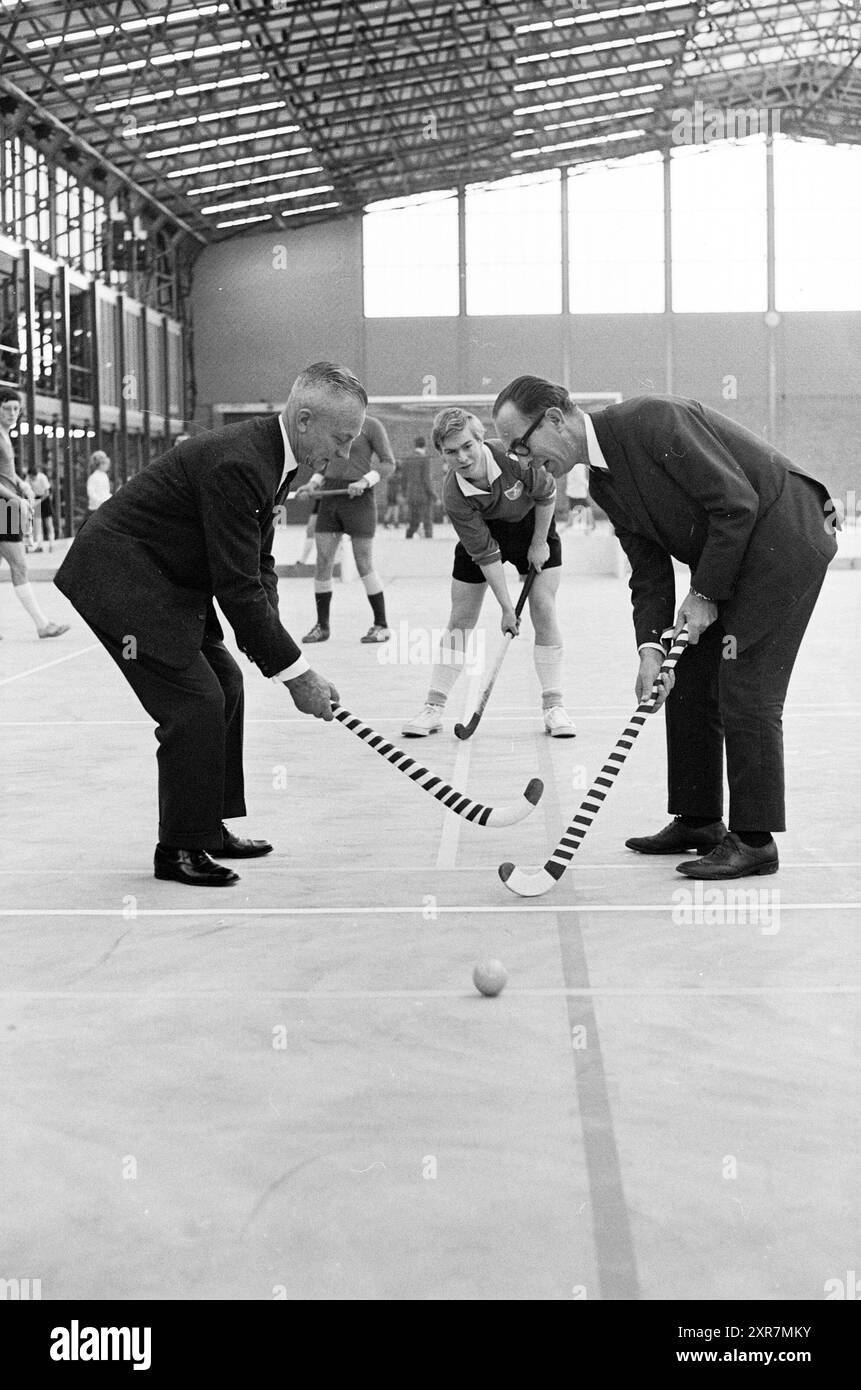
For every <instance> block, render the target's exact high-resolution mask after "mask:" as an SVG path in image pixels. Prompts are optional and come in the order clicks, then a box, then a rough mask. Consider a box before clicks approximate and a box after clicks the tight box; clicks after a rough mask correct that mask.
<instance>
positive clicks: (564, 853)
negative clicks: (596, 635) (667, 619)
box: [499, 628, 688, 898]
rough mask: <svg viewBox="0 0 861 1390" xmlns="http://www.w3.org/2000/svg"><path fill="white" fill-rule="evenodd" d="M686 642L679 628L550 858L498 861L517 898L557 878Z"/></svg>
mask: <svg viewBox="0 0 861 1390" xmlns="http://www.w3.org/2000/svg"><path fill="white" fill-rule="evenodd" d="M665 636H666V634H665ZM687 645H688V630H687V628H682V630H681V632H680V633H679V635H678V637H675V638H673V639H672V642H671V645H670V649H669V651H668V652H667V655H666V656H665V658H664V660H663V662H662V663H661V669H660V671H659V672H658V675H657V677H656V679H655V682H654V684H653V686H652V689H651V690H650V692H649V694H648V696H647V697H646V699H645V700H643V701H642V702H641V703H640V704H639V705H638V706H637V708H636V710H635V711H634V713H633V714H632V715H631V718H630V719H629V720H628V723H627V724H626V726H625V729H624V730H623V732H622V735H621V737H620V738H619V739H617V741H616V745H615V747H614V749H613V751H612V753H611V754H610V756H609V757H608V759H607V761H606V762H605V764H604V766H603V767H602V768H601V771H600V773H599V774H598V776H597V777H596V778H595V781H594V782H593V783H592V786H591V787H590V788H589V790H588V792H587V793H586V795H585V797H584V798H583V801H582V803H581V805H580V808H579V810H578V811H577V813H576V815H574V816H572V818H571V820H570V821H569V822H568V825H567V826H566V828H565V831H564V833H563V835H562V838H561V839H560V841H559V843H558V845H557V846H556V848H555V850H554V851H553V853H552V854H551V856H550V858H549V859H548V860H547V861H546V862H545V863H544V864H543V865H542V867H541V868H540V869H521V868H519V867H518V866H517V865H516V864H512V863H509V862H506V863H505V864H500V866H499V877H500V878H501V879H502V882H503V883H504V884H505V886H506V888H508V889H509V891H510V892H512V893H516V894H517V896H518V897H519V898H540V897H542V896H543V895H544V894H545V893H548V892H549V891H550V889H551V888H552V887H553V886H554V884H556V883H558V882H559V879H560V878H561V877H562V875H563V874H564V873H565V870H566V869H567V868H568V866H569V864H570V863H571V860H572V859H573V858H574V854H575V851H576V850H578V849H579V848H580V846H581V844H582V843H583V840H584V838H585V836H586V832H587V830H588V829H589V827H590V826H591V824H592V822H593V820H594V819H595V817H596V816H597V814H598V812H599V811H600V809H601V807H602V806H603V804H604V801H605V800H606V797H607V793H608V791H609V790H610V788H611V787H612V786H613V785H614V783H615V779H616V777H617V776H618V775H619V770H620V769H621V767H622V765H623V764H624V762H625V759H626V758H627V756H628V754H629V753H630V751H631V748H632V746H633V744H634V740H635V739H636V738H637V736H638V734H639V733H640V730H641V729H642V727H643V725H644V724H645V722H646V720H647V718H648V717H649V715H650V714H651V713H652V711H653V710H654V708H655V701H656V700H657V698H658V696H659V694H660V693H661V688H662V684H661V676H662V675H663V674H664V672H666V671H672V669H673V667H674V666H675V665H676V662H677V661H678V660H679V657H680V656H681V655H682V653H683V652H684V650H685V648H686V647H687Z"/></svg>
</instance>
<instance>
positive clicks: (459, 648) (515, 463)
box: [403, 406, 576, 738]
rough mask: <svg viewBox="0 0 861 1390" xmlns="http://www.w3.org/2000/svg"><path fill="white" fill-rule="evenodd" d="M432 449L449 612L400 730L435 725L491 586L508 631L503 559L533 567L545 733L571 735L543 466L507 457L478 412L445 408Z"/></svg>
mask: <svg viewBox="0 0 861 1390" xmlns="http://www.w3.org/2000/svg"><path fill="white" fill-rule="evenodd" d="M433 442H434V447H435V448H436V449H437V451H438V452H439V453H440V454H441V455H442V458H443V460H444V462H445V465H446V468H447V470H448V471H447V473H446V476H445V481H444V483H443V506H444V508H445V511H446V513H447V515H448V517H449V520H450V521H451V523H452V525H453V526H454V529H455V530H456V531H457V534H458V537H459V540H458V543H457V545H456V546H455V552H454V567H453V569H452V581H451V616H450V618H449V621H448V627H447V628H446V630H445V632H444V633H443V637H442V641H441V643H440V652H439V660H438V661H437V662H436V664H435V665H434V667H433V670H432V672H431V681H430V688H429V690H428V695H427V701H426V703H425V705H424V706H423V708H422V709H421V711H420V712H419V714H418V715H417V716H416V718H415V719H412V720H410V721H409V723H407V724H405V725H404V727H403V733H404V735H405V736H406V737H407V738H426V737H427V735H428V734H435V733H437V732H438V731H439V730H440V729H441V728H442V712H443V709H444V708H445V703H446V700H447V698H448V696H449V695H450V694H451V692H452V690H453V689H454V684H455V682H456V680H457V678H458V676H459V675H460V672H461V670H462V668H463V664H464V655H465V650H466V641H467V634H468V633H469V632H471V631H472V629H473V628H474V627H475V625H476V623H477V622H478V618H479V614H480V613H481V606H482V603H483V601H484V595H485V593H486V592H487V589H488V588H490V589H491V591H492V593H493V595H494V597H495V598H496V600H497V602H498V603H499V606H500V608H501V609H502V631H503V632H504V633H506V632H510V633H512V634H516V632H517V630H518V626H519V619H518V618H517V617H516V616H515V612H514V604H513V603H512V601H511V595H510V594H509V592H508V584H507V582H506V579H505V572H504V569H503V565H504V563H505V562H506V561H510V562H511V563H512V564H514V565H516V566H517V571H518V573H519V574H520V575H521V577H525V576H526V574H527V573H528V571H529V569H530V566H531V567H532V568H533V569H535V570H537V571H538V574H537V576H536V578H535V581H534V583H533V585H532V589H531V590H530V593H529V616H530V618H531V619H532V626H533V629H534V631H535V646H534V648H533V660H534V662H535V673H536V675H537V677H538V683H539V685H540V687H541V704H542V712H543V718H544V728H545V731H546V732H547V733H548V734H549V735H550V737H551V738H574V737H575V733H576V731H575V728H574V725H573V723H572V721H571V717H570V715H569V714H568V711H567V710H566V709H565V707H564V705H563V703H562V656H563V652H562V634H561V632H560V630H559V624H558V622H557V619H556V593H557V590H558V588H559V575H560V569H559V566H560V565H561V563H562V546H561V543H560V540H559V537H558V535H557V534H556V526H555V523H554V520H553V515H554V512H555V509H556V483H555V482H554V480H553V478H551V476H550V474H549V473H547V471H546V470H545V469H544V468H540V467H536V466H535V465H534V464H533V463H532V462H531V461H530V460H529V459H526V460H525V461H524V460H523V459H521V458H519V457H516V456H514V455H512V456H511V457H509V456H507V455H506V453H505V451H504V449H503V448H502V447H501V445H500V444H499V441H498V440H491V441H490V442H489V443H486V442H485V438H484V426H483V425H482V423H481V421H480V420H479V419H478V418H477V416H475V415H473V414H471V413H470V412H469V411H465V410H460V409H459V408H458V407H456V406H453V407H450V408H448V409H446V410H441V411H440V412H439V414H438V415H437V416H436V417H435V419H434V422H433Z"/></svg>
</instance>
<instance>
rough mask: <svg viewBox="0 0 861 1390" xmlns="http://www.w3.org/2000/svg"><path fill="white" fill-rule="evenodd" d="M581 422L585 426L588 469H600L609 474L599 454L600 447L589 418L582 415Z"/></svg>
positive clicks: (604, 461)
mask: <svg viewBox="0 0 861 1390" xmlns="http://www.w3.org/2000/svg"><path fill="white" fill-rule="evenodd" d="M583 421H584V424H585V426H586V448H587V450H588V453H589V467H590V468H600V469H602V470H603V471H604V472H605V473H609V471H610V469H609V467H608V465H607V460H606V459H605V457H604V455H603V454H602V453H601V445H600V444H599V443H598V436H597V434H596V433H595V426H594V425H593V424H592V420H591V418H590V416H588V415H586V414H585V413H584V415H583Z"/></svg>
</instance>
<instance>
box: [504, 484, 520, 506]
mask: <svg viewBox="0 0 861 1390" xmlns="http://www.w3.org/2000/svg"><path fill="white" fill-rule="evenodd" d="M522 491H523V484H522V482H521V481H520V479H519V478H518V480H517V482H516V483H512V485H511V487H507V488H506V489H505V496H506V497H507V498H508V500H509V502H516V501H517V499H518V497H519V496H520V494H521V492H522Z"/></svg>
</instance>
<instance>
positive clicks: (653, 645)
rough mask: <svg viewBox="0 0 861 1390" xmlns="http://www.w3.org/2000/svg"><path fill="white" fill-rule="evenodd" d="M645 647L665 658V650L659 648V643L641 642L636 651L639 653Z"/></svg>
mask: <svg viewBox="0 0 861 1390" xmlns="http://www.w3.org/2000/svg"><path fill="white" fill-rule="evenodd" d="M646 647H651V648H652V650H653V651H656V652H660V653H661V656H666V654H667V653H666V650H665V648H664V647H662V646H661V644H660V642H641V643H640V645H639V647H638V648H637V651H638V652H641V651H643V650H644V649H645V648H646Z"/></svg>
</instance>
